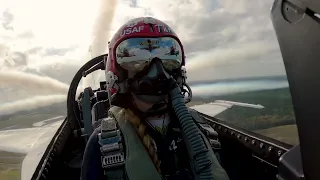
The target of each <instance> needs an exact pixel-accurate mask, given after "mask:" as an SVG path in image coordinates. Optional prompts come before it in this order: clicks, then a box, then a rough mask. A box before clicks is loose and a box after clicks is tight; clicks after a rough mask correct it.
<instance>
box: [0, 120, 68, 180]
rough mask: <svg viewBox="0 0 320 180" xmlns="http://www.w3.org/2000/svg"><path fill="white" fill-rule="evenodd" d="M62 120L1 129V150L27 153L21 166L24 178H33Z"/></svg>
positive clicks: (26, 179)
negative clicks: (42, 124) (19, 127)
mask: <svg viewBox="0 0 320 180" xmlns="http://www.w3.org/2000/svg"><path fill="white" fill-rule="evenodd" d="M62 122H63V120H59V121H56V122H53V123H51V124H47V125H44V126H41V127H32V128H24V129H12V130H3V131H0V151H6V152H14V153H21V154H26V156H25V158H24V160H23V162H22V167H21V179H22V180H28V179H31V177H32V175H33V173H34V171H35V170H36V168H37V166H38V164H39V162H40V160H41V158H42V156H43V154H44V152H45V151H46V149H47V147H48V145H49V144H50V142H51V140H52V138H53V137H54V135H55V133H56V132H57V130H58V129H59V127H60V126H61V124H62ZM42 123H43V122H42ZM39 124H40V122H39V123H35V125H39Z"/></svg>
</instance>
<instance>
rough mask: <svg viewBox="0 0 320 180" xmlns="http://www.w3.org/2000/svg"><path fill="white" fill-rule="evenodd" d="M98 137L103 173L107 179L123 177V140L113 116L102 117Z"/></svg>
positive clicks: (119, 179)
mask: <svg viewBox="0 0 320 180" xmlns="http://www.w3.org/2000/svg"><path fill="white" fill-rule="evenodd" d="M98 138H99V144H100V146H101V147H100V151H101V164H102V168H103V169H104V175H105V176H107V179H108V180H109V179H113V180H115V179H117V180H121V179H125V178H124V177H125V170H124V165H125V157H124V150H123V142H122V138H121V132H120V129H119V126H118V123H117V121H116V120H115V119H114V118H111V117H107V118H104V119H102V121H101V132H100V133H99V134H98Z"/></svg>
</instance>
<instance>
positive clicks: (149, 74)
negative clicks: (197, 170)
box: [81, 17, 228, 180]
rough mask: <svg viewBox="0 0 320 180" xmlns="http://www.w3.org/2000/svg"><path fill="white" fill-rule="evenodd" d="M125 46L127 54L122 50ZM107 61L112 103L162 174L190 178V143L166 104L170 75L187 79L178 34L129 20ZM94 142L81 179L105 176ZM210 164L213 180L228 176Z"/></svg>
mask: <svg viewBox="0 0 320 180" xmlns="http://www.w3.org/2000/svg"><path fill="white" fill-rule="evenodd" d="M172 47H175V53H174V55H172V53H170V52H171V51H172ZM124 49H125V50H126V52H128V53H129V54H130V56H127V55H125V54H123V53H124V51H123V50H124ZM105 64H106V76H107V84H108V88H109V90H110V91H111V92H112V93H113V96H112V105H116V106H118V107H121V108H122V109H123V110H122V111H121V112H122V113H127V116H126V117H127V120H128V121H129V122H130V123H131V124H132V125H133V126H134V127H135V130H136V134H137V135H138V137H139V138H140V140H141V142H142V144H143V145H144V147H145V149H146V152H148V154H149V157H150V159H151V160H152V163H153V165H154V166H155V168H156V170H157V171H158V172H159V173H160V174H161V175H162V178H163V179H167V180H169V179H186V180H187V179H193V178H192V170H191V169H190V163H189V161H190V159H189V158H188V152H187V148H188V147H186V145H185V143H184V141H183V136H182V131H181V128H180V124H179V121H178V120H177V115H176V114H175V113H174V112H173V109H174V108H173V107H172V103H169V102H170V95H169V92H170V86H171V85H170V83H169V79H171V80H173V81H174V82H177V84H179V86H180V87H181V89H182V88H183V85H185V79H186V71H185V68H184V65H185V53H184V49H183V45H182V43H181V41H180V39H179V38H178V36H177V35H176V33H175V32H174V31H173V30H172V29H171V28H170V27H169V26H168V25H167V24H165V23H164V22H162V21H160V20H158V19H155V18H151V17H140V18H135V19H132V20H130V21H129V22H127V23H126V24H124V25H123V26H122V27H120V29H119V30H118V31H117V32H116V33H115V35H114V36H113V38H112V39H111V41H110V42H109V55H108V58H107V60H106V62H105ZM93 138H96V136H95V135H94V137H93ZM95 141H96V140H95ZM88 146H90V148H91V149H94V148H92V147H93V146H92V147H91V145H87V149H90V148H89V147H88ZM94 146H96V150H95V151H94V152H93V151H92V152H93V153H92V154H91V155H90V158H91V160H87V159H86V160H84V161H83V166H82V174H81V178H82V179H83V180H85V179H100V178H102V176H103V175H101V174H102V173H101V171H103V168H100V167H101V166H102V165H101V161H100V158H101V153H100V150H99V147H100V146H99V145H97V143H96V144H95V145H94ZM86 151H87V150H86ZM85 156H86V155H85ZM211 163H212V164H213V165H212V166H214V167H213V171H214V172H213V174H214V177H215V179H217V180H227V179H228V175H227V174H226V172H225V170H224V169H223V168H222V167H221V165H220V164H219V162H218V160H217V158H216V157H213V158H212V160H211ZM88 169H89V170H88ZM90 169H91V170H90ZM142 179H144V178H142Z"/></svg>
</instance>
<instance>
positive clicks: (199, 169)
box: [169, 79, 213, 180]
mask: <svg viewBox="0 0 320 180" xmlns="http://www.w3.org/2000/svg"><path fill="white" fill-rule="evenodd" d="M170 84H171V86H170V87H171V88H170V93H169V95H170V98H171V102H172V108H173V110H174V112H175V114H176V116H177V118H178V120H179V123H180V127H181V131H182V137H183V140H184V142H185V144H186V147H187V150H188V154H189V159H190V161H191V165H192V166H193V168H194V175H195V179H199V180H200V179H201V180H202V179H213V172H212V167H211V166H212V162H211V160H210V157H208V156H210V153H209V149H208V148H209V147H208V146H207V145H206V143H205V141H204V139H203V137H202V136H201V132H200V129H199V128H198V126H197V125H196V124H195V122H194V121H193V119H192V116H191V114H190V113H189V111H188V108H187V107H186V105H185V102H184V97H183V95H182V93H181V89H180V87H179V86H178V84H177V83H176V81H175V80H174V79H171V83H170Z"/></svg>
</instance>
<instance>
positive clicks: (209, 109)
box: [190, 100, 264, 117]
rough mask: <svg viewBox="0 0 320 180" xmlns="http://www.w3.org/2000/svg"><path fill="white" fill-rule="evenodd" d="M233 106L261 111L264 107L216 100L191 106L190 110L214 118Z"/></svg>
mask: <svg viewBox="0 0 320 180" xmlns="http://www.w3.org/2000/svg"><path fill="white" fill-rule="evenodd" d="M233 106H241V107H249V108H256V109H263V108H264V107H263V106H262V105H260V104H248V103H241V102H234V101H223V100H216V101H214V102H211V103H207V104H201V105H195V106H191V107H190V108H191V109H194V110H196V111H198V112H200V113H202V114H206V115H208V116H211V117H215V116H216V115H218V114H220V113H222V112H223V111H226V110H227V109H229V108H232V107H233Z"/></svg>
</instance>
